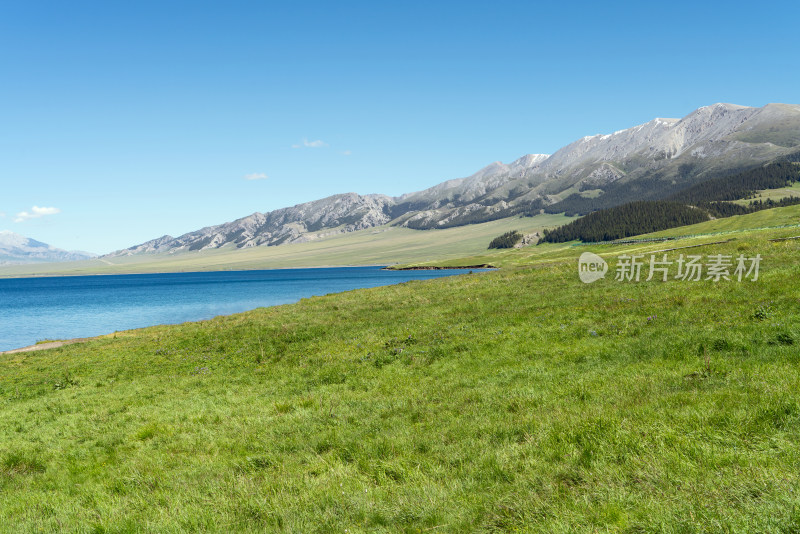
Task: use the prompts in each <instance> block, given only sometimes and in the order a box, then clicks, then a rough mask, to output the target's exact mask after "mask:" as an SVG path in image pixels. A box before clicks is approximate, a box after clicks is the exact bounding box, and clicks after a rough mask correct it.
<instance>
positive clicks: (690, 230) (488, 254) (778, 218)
mask: <svg viewBox="0 0 800 534" xmlns="http://www.w3.org/2000/svg"><path fill="white" fill-rule="evenodd" d="M793 225H800V206H788V207H785V208H775V209H769V210H763V211H757V212H755V213H750V214H747V215H741V216H738V217H728V218H724V219H716V220H712V221H707V222H702V223H698V224H693V225H690V226H680V227H678V228H671V229H669V230H663V231H660V232H653V233H651V234H644V235H641V236H636V237H632V238H630V239H632V240H635V239H650V238H682V239H677V240H670V241H661V242H654V243H649V244H647V243H643V244H628V245H596V244H581V243H578V242H577V241H574V242H570V243H556V244H553V243H543V244H541V245H537V246H533V247H524V248H521V249H507V250H499V251H492V250H486V251H483V252H482V253H480V254H476V255H474V256H469V257H466V258H457V259H455V260H436V259H429V260H427V261H424V262H417V263H413V265H443V266H448V265H451V266H455V265H464V264H467V265H477V264H481V263H491V264H492V265H495V266H498V267H514V266H524V265H532V264H537V263H552V262H553V261H555V260H565V259H568V258H574V257H577V256H579V255H580V254H581V253H582V252H585V251H591V252H596V253H598V254H600V255H603V254H606V253H616V252H618V251H620V250H629V251H638V252H641V253H647V252H652V251H658V250H664V249H668V248H673V247H679V246H690V245H697V244H701V243H707V242H713V241H721V240H727V239H743V238H746V237H748V236H751V235H765V234H763V233H762V232H761V230H760V229H763V228H770V227H778V226H793ZM798 233H800V231H798Z"/></svg>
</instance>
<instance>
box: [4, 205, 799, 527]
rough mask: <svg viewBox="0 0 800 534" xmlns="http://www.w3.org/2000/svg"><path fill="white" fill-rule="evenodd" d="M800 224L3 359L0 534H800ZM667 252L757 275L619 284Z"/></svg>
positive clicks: (774, 215)
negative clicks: (748, 265) (754, 265)
mask: <svg viewBox="0 0 800 534" xmlns="http://www.w3.org/2000/svg"><path fill="white" fill-rule="evenodd" d="M512 222H515V221H512ZM798 222H800V207H797V206H794V207H789V208H781V209H776V210H768V211H763V212H757V213H754V214H751V215H748V216H744V217H740V218H736V219H724V220H719V221H710V222H708V223H702V224H701V225H696V227H694V228H692V227H685V228H678V229H674V230H672V231H670V232H672V235H688V234H714V233H719V232H726V233H725V234H724V235H719V234H718V235H710V236H709V235H703V236H699V237H689V238H683V239H677V240H672V241H666V242H660V243H647V244H641V245H631V244H621V245H595V246H580V247H573V246H571V245H570V244H563V245H557V246H556V245H545V246H541V247H530V248H525V249H521V250H509V251H501V252H497V253H492V254H483V253H479V251H478V252H475V253H474V254H473V256H472V257H473V258H486V260H487V261H486V262H488V263H493V264H498V265H502V266H504V267H503V268H502V269H500V270H498V271H493V272H488V273H474V274H469V275H463V276H458V277H451V278H443V279H438V280H433V281H426V282H418V281H417V282H408V283H404V284H400V285H396V286H390V287H383V288H375V289H365V290H357V291H351V292H346V293H340V294H334V295H327V296H323V297H314V298H311V299H305V300H302V301H300V302H299V303H296V304H292V305H285V306H278V307H273V308H262V309H257V310H254V311H251V312H248V313H243V314H238V315H234V316H228V317H218V318H216V319H213V320H209V321H203V322H198V323H187V324H183V325H177V326H158V327H153V328H146V329H142V330H136V331H128V332H119V333H117V334H113V335H109V336H106V337H103V338H98V339H95V340H92V341H89V342H87V343H81V344H75V345H69V346H64V347H61V348H56V349H50V350H44V351H40V352H28V353H17V354H6V355H2V356H0V532H15V533H16V532H98V533H99V532H159V533H161V532H185V531H204V532H291V533H295V532H297V533H299V532H304V533H306V532H331V533H341V532H350V533H353V532H417V533H424V532H433V533H441V532H452V533H460V532H541V533H572V532H622V533H645V532H646V533H651V532H661V533H690V532H719V533H723V532H737V533H738V532H758V533H791V532H800V398H799V397H798V391H800V373H799V372H798V371H799V370H800V322H799V321H800V284H798V280H800V261H798V258H800V239H787V238H793V237H797V236H800V228H798V227H797V226H793V227H786V228H773V229H766V230H764V229H761V230H756V229H757V228H763V227H767V226H781V225H787V224H788V225H796V224H797V223H798ZM509 224H510V223H508V221H506V223H504V224H499V223H498V224H497V225H496V227H494V228H492V232H493V233H492V234H491V236H490V237H494V236H496V235H499V234H500V233H503V231H506V230H507V229H509ZM442 232H444V231H442ZM662 234H663V233H662ZM398 235H399V234H398ZM776 239H777V240H776ZM717 241H724V243H715V242H717ZM709 243H712V244H709ZM695 245H701V246H695ZM689 246H693V248H691V249H683V248H679V247H689ZM277 248H279V249H280V248H283V247H277ZM484 248H485V245H484ZM665 249H677V250H671V251H669V252H664V253H666V254H668V255H669V256H670V257H671V258H672V259H677V257H678V255H679V254H681V253H685V254H690V253H691V254H701V255H704V256H707V255H715V254H723V255H730V256H731V257H734V258H735V257H737V256H739V255H743V256H745V257H747V258H752V257H755V256H756V255H759V254H760V255H761V257H762V261H761V264H760V271H759V276H758V279H757V280H755V281H753V280H752V279H747V278H745V279H743V280H742V281H741V282H740V281H737V280H736V279H735V277H734V278H733V279H732V280H730V281H726V280H720V281H719V282H713V281H711V280H705V279H701V280H699V281H696V282H691V281H682V280H676V279H674V277H672V276H671V277H670V279H669V280H668V281H666V282H663V281H660V280H651V281H649V282H648V281H644V277H643V279H642V280H641V281H639V282H635V281H618V280H615V276H614V274H615V273H614V269H615V264H616V262H617V260H616V258H617V256H619V255H620V254H623V253H626V254H631V253H636V254H645V253H647V252H652V251H660V250H665ZM585 251H591V252H595V253H597V254H600V255H601V256H603V257H604V258H606V260H607V261H609V263H610V265H611V269H610V271H609V272H608V273H607V275H606V277H605V278H604V279H601V280H599V281H597V282H594V283H592V284H583V283H582V282H581V281H580V280H579V278H578V271H577V258H578V256H579V255H580V253H582V252H585ZM409 257H410V255H409ZM443 257H444V258H445V259H447V257H446V255H445V256H443ZM409 261H414V260H409ZM454 261H455V260H454ZM469 261H470V262H471V261H472V260H469ZM481 262H482V261H481ZM459 263H463V260H462V261H460V262H459Z"/></svg>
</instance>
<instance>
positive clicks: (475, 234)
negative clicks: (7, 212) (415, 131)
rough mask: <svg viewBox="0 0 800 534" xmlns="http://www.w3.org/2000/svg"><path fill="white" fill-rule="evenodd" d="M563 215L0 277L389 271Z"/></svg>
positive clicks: (460, 252) (3, 271)
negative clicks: (350, 268)
mask: <svg viewBox="0 0 800 534" xmlns="http://www.w3.org/2000/svg"><path fill="white" fill-rule="evenodd" d="M571 220H572V218H569V217H565V216H563V215H538V216H536V217H510V218H507V219H500V220H497V221H491V222H487V223H482V224H474V225H468V226H461V227H456V228H447V229H444V230H410V229H408V228H399V227H393V226H381V227H377V228H370V229H367V230H361V231H358V232H351V233H347V234H338V235H334V236H327V237H324V238H320V239H317V240H314V241H310V242H306V243H296V244H289V245H281V246H275V247H255V248H249V249H235V248H223V249H217V250H208V251H198V252H184V253H178V254H157V255H150V254H147V255H138V256H130V257H119V258H110V259H105V258H104V259H98V260H92V261H86V262H74V263H57V264H37V265H19V266H7V267H0V277H9V276H41V275H47V276H53V275H86V274H121V273H153V272H187V271H218V270H244V269H279V268H287V267H322V266H335V265H389V264H394V263H411V262H420V261H424V260H426V259H429V258H432V257H434V258H439V259H455V258H461V257H464V256H469V255H472V254H477V253H479V252H481V251H483V250H486V247H488V246H489V242H490V241H491V240H492V239H494V238H495V237H497V236H498V235H501V234H503V233H505V232H508V231H510V230H519V231H521V232H523V233H531V232H533V231H536V230H541V229H542V228H545V227H553V226H559V225H561V224H565V223H567V222H569V221H571Z"/></svg>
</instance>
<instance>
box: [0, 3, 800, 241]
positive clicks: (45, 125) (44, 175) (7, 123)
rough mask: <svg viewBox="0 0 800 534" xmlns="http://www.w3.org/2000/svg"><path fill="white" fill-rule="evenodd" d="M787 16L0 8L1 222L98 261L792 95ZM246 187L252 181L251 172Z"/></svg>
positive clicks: (686, 11) (399, 7)
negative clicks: (255, 216)
mask: <svg viewBox="0 0 800 534" xmlns="http://www.w3.org/2000/svg"><path fill="white" fill-rule="evenodd" d="M799 16H800V4H799V3H797V2H770V1H765V2H759V3H746V4H745V3H742V4H740V5H737V4H736V3H732V2H705V3H701V2H680V1H678V2H670V3H651V2H585V3H584V2H548V3H537V2H508V1H505V2H504V1H493V2H469V1H460V2H430V1H429V2H415V1H407V2H393V3H389V2H374V1H373V2H348V1H344V0H343V1H336V2H315V1H312V0H309V1H306V2H237V1H226V2H204V1H197V0H195V1H192V2H181V1H169V2H163V1H160V2H147V1H138V2H109V1H103V2H99V1H98V2H81V1H70V2H61V1H58V2H55V1H53V2H48V1H35V0H30V1H25V2H22V1H1V2H0V180H1V182H0V191H2V195H0V229H8V230H11V231H14V232H17V233H20V234H23V235H26V236H28V237H33V238H35V239H38V240H41V241H44V242H47V243H50V244H52V245H55V246H57V247H61V248H67V249H81V250H89V251H92V252H98V253H105V252H110V251H112V250H115V249H119V248H125V247H127V246H131V245H134V244H138V243H140V242H143V241H146V240H148V239H151V238H155V237H159V236H161V235H163V234H172V235H179V234H181V233H185V232H188V231H191V230H195V229H198V228H200V227H203V226H207V225H211V224H217V223H221V222H225V221H229V220H233V219H236V218H239V217H242V216H245V215H249V214H250V213H253V212H255V211H268V210H272V209H276V208H280V207H284V206H290V205H293V204H296V203H300V202H305V201H309V200H314V199H316V198H321V197H324V196H327V195H331V194H334V193H340V192H348V191H355V192H358V193H386V194H390V195H397V194H401V193H404V192H410V191H415V190H419V189H424V188H426V187H429V186H432V185H435V184H436V183H438V182H441V181H443V180H447V179H451V178H458V177H462V176H468V175H470V174H472V173H473V172H475V171H477V170H478V169H480V168H481V167H483V166H485V165H487V164H489V163H491V162H492V161H496V160H501V161H504V162H508V161H511V160H514V159H516V158H518V157H520V156H522V155H524V154H527V153H551V152H553V151H555V150H556V149H558V148H559V147H561V146H563V145H565V144H567V143H569V142H571V141H573V140H575V139H577V138H579V137H582V136H584V135H591V134H595V133H607V132H612V131H615V130H618V129H622V128H627V127H630V126H633V125H636V124H640V123H642V122H646V121H648V120H650V119H652V118H654V117H657V116H658V117H682V116H685V115H686V114H688V113H689V112H691V111H692V110H694V109H696V108H698V107H700V106H704V105H708V104H712V103H715V102H732V103H736V104H742V105H749V106H762V105H764V104H766V103H768V102H789V103H800V95H798V92H799V91H800V69H798V68H797V67H798V60H797V50H798V44H797V38H796V32H795V31H794V29H793V21H795V20H797V19H798V17H799ZM248 178H249V179H248Z"/></svg>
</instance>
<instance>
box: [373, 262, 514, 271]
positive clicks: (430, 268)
mask: <svg viewBox="0 0 800 534" xmlns="http://www.w3.org/2000/svg"><path fill="white" fill-rule="evenodd" d="M448 269H499V267H495V266H494V265H490V264H488V263H482V264H480V265H465V266H457V267H450V266H446V267H439V266H437V265H417V266H413V265H412V266H410V267H392V266H391V265H389V266H387V267H384V268H383V270H384V271H446V270H448Z"/></svg>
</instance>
